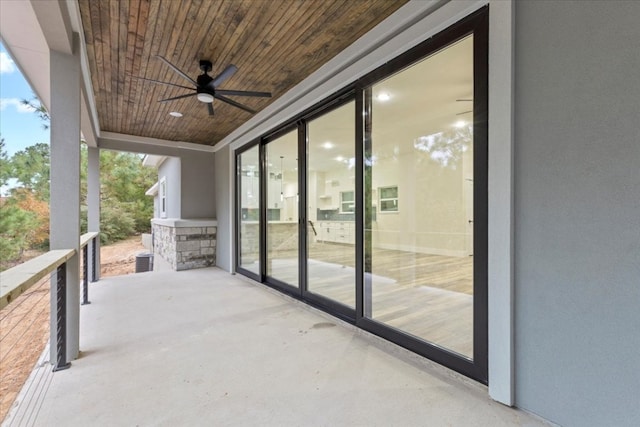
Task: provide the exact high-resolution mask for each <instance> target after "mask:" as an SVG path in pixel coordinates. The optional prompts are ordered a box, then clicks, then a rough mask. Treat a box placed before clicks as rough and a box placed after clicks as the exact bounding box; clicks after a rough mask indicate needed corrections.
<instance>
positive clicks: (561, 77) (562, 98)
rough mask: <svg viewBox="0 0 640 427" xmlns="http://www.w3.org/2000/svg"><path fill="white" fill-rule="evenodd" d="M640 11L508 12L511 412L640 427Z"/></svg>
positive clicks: (610, 7)
mask: <svg viewBox="0 0 640 427" xmlns="http://www.w3.org/2000/svg"><path fill="white" fill-rule="evenodd" d="M639 19H640V2H605V1H598V2H596V1H591V2H579V1H576V2H571V1H563V2H518V3H517V4H516V25H515V29H516V46H515V52H516V54H515V55H516V56H515V61H516V62H515V66H516V68H515V100H516V101H515V150H516V152H515V165H514V166H515V167H514V170H515V174H516V175H515V182H516V193H515V194H516V196H515V197H516V202H515V215H516V216H515V218H516V239H515V242H516V247H515V266H516V268H515V283H516V285H515V292H516V294H515V301H516V305H515V316H516V318H515V327H516V334H515V340H516V348H515V354H516V370H515V372H516V402H517V405H518V406H519V407H522V408H524V409H527V410H529V411H532V412H534V413H536V414H539V415H541V416H543V417H545V418H547V419H549V420H551V421H554V422H556V423H559V424H561V425H565V426H603V425H611V426H613V425H615V426H625V425H628V426H631V425H640V405H638V395H639V394H640V388H639V384H640V370H639V369H638V362H639V358H638V354H639V353H638V349H640V334H638V331H639V330H640V314H639V313H640V310H639V307H640V305H639V301H640V286H639V285H640V215H639V213H640V132H639V130H638V129H639V128H638V118H639V117H640V101H639V100H640V84H638V70H640V49H638V40H640V26H639V25H638V20H639Z"/></svg>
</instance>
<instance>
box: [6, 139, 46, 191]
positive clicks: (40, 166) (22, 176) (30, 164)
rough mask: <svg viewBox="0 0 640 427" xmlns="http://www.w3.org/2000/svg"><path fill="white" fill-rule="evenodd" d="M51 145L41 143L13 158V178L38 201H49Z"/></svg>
mask: <svg viewBox="0 0 640 427" xmlns="http://www.w3.org/2000/svg"><path fill="white" fill-rule="evenodd" d="M49 165H50V164H49V145H48V144H44V143H39V144H35V145H32V146H30V147H27V148H25V149H24V150H22V151H18V152H17V153H15V154H14V155H13V157H12V158H11V176H12V177H13V178H15V179H16V180H17V181H18V183H19V184H20V186H21V187H23V188H25V189H27V190H29V191H32V192H33V193H34V196H35V197H36V198H37V199H38V200H42V201H46V202H48V201H49V170H50V169H49Z"/></svg>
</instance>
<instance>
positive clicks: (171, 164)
mask: <svg viewBox="0 0 640 427" xmlns="http://www.w3.org/2000/svg"><path fill="white" fill-rule="evenodd" d="M180 166H181V165H180V158H178V157H167V159H166V160H165V161H164V162H162V164H161V165H160V166H159V167H158V181H160V180H161V179H162V178H163V177H164V178H165V179H166V186H167V187H166V188H167V218H180V214H181V211H180V200H181V197H182V196H181V193H182V191H181V188H180V187H181V185H180V174H181V172H180V169H181V168H180ZM158 194H159V193H158ZM158 199H159V197H158ZM159 217H160V210H159V209H158V216H157V217H156V218H159Z"/></svg>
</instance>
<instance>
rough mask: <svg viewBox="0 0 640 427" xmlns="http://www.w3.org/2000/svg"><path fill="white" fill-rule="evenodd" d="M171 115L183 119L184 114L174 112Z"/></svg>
mask: <svg viewBox="0 0 640 427" xmlns="http://www.w3.org/2000/svg"><path fill="white" fill-rule="evenodd" d="M169 115H170V116H173V117H182V113H181V112H179V111H172V112H170V113H169Z"/></svg>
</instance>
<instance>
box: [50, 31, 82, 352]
mask: <svg viewBox="0 0 640 427" xmlns="http://www.w3.org/2000/svg"><path fill="white" fill-rule="evenodd" d="M73 38H74V40H73V54H67V53H62V52H58V51H55V50H50V51H49V55H50V67H51V68H50V78H51V105H50V114H51V202H50V209H51V216H50V223H49V224H50V230H51V231H50V247H51V249H52V250H53V249H75V250H76V255H75V256H74V257H73V258H71V259H70V260H69V261H67V264H66V266H67V267H66V269H67V273H66V277H67V289H66V307H67V308H66V331H67V346H66V360H67V361H71V360H73V359H76V358H77V357H78V350H79V337H80V335H79V329H80V268H79V267H80V266H79V259H80V258H79V254H80V53H79V47H78V46H79V43H78V35H77V34H74V37H73ZM57 297H58V295H57V290H56V286H55V282H53V281H52V286H51V361H52V363H53V362H54V361H55V360H56V358H57V350H56V345H55V343H57V337H56V330H57V321H56V310H55V308H56V300H57Z"/></svg>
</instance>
